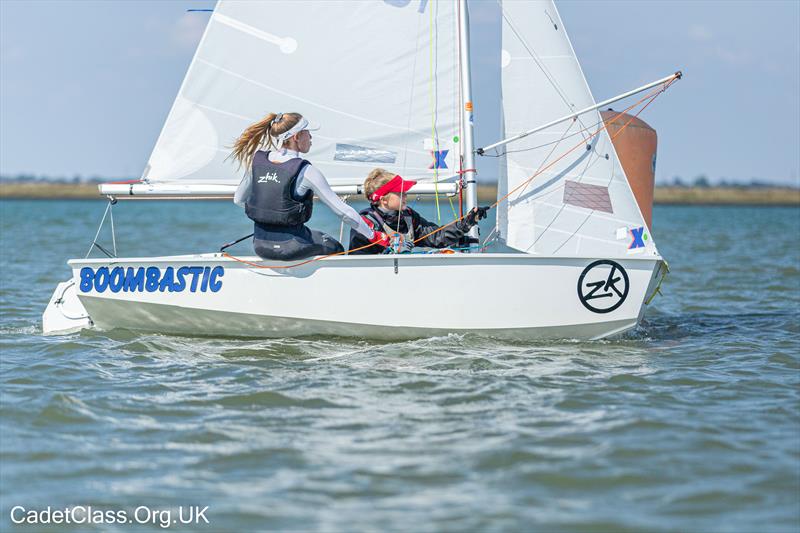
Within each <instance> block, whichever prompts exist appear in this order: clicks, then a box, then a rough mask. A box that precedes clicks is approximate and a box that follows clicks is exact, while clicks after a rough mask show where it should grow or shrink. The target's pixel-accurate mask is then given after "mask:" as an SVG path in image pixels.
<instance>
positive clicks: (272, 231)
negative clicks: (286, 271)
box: [253, 224, 344, 261]
mask: <svg viewBox="0 0 800 533" xmlns="http://www.w3.org/2000/svg"><path fill="white" fill-rule="evenodd" d="M253 248H254V250H255V252H256V254H258V256H259V257H261V258H262V259H275V260H278V261H295V260H297V259H305V258H307V257H314V256H315V255H329V254H335V253H338V252H343V251H344V248H343V247H342V245H341V244H340V243H339V241H337V240H336V239H334V238H333V237H331V236H330V235H328V234H327V233H323V232H321V231H317V230H313V229H309V228H308V227H306V226H295V227H282V226H267V225H264V224H256V225H255V230H254V234H253Z"/></svg>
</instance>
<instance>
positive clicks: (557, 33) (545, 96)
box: [487, 0, 657, 258]
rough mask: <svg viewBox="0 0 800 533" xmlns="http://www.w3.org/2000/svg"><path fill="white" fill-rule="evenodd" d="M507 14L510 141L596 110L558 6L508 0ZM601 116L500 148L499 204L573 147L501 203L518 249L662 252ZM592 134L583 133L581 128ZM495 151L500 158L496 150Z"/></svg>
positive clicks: (505, 81) (504, 58) (502, 224)
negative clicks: (593, 107)
mask: <svg viewBox="0 0 800 533" xmlns="http://www.w3.org/2000/svg"><path fill="white" fill-rule="evenodd" d="M500 6H501V9H502V17H503V21H502V47H503V50H502V52H501V66H502V107H503V123H504V129H505V131H504V134H503V137H510V136H512V135H516V134H518V133H521V132H523V131H525V130H529V129H531V128H535V127H537V126H539V125H544V124H547V123H548V122H551V121H553V120H556V119H558V118H559V117H563V116H566V115H569V114H571V113H574V112H576V111H579V110H581V109H584V108H586V107H591V106H592V105H594V103H595V102H594V98H593V97H592V94H591V92H590V90H589V87H588V85H587V83H586V79H585V78H584V76H583V72H582V70H581V67H580V64H579V63H578V60H577V59H576V57H575V52H574V51H573V49H572V45H571V43H570V41H569V38H568V37H567V34H566V31H565V29H564V24H563V22H562V21H561V18H560V17H559V14H558V11H557V10H556V8H555V5H554V4H553V2H552V1H549V0H543V1H527V2H514V1H505V2H502V3H500ZM602 127H603V122H602V120H601V118H600V114H599V112H598V111H591V112H587V113H584V114H582V115H580V116H579V117H578V118H577V119H576V120H574V121H573V120H568V121H566V122H562V123H560V124H557V125H555V126H553V127H551V128H548V129H546V130H543V131H540V132H538V133H535V134H532V135H530V136H528V137H525V138H524V139H521V140H519V141H515V142H513V143H510V144H508V145H506V146H504V147H502V148H499V149H497V150H498V152H499V153H501V154H504V155H502V156H501V158H500V161H501V165H500V184H499V187H498V191H499V192H498V194H499V196H498V197H499V198H500V197H502V196H504V195H505V194H506V193H507V192H508V191H511V190H513V189H514V188H515V187H517V186H519V185H520V184H522V183H523V182H525V181H527V180H528V179H529V178H530V177H531V176H533V175H534V174H536V173H537V172H539V171H540V170H541V169H543V168H545V167H547V166H548V165H550V164H552V163H553V162H554V161H556V160H557V159H558V158H559V157H560V156H562V155H563V154H564V153H565V152H567V151H568V150H569V149H570V148H572V147H574V146H575V145H576V144H579V143H581V141H582V140H583V141H584V145H583V146H580V147H579V148H578V149H576V150H574V151H572V152H571V153H569V154H568V155H567V156H565V157H564V158H563V159H561V160H560V161H558V162H557V163H555V164H553V165H552V166H550V167H549V168H547V170H544V171H543V172H541V173H540V174H538V175H537V176H536V178H534V179H533V180H532V181H531V182H530V183H529V184H528V185H527V186H525V187H522V188H521V189H520V190H519V191H517V192H515V193H513V194H512V195H511V196H510V198H509V201H508V202H501V203H500V205H499V206H498V230H499V233H500V236H501V238H503V239H504V240H505V242H506V244H508V245H509V246H511V247H513V248H516V249H518V250H521V251H523V252H528V253H532V254H537V255H554V256H570V255H580V256H585V257H605V258H614V257H625V256H628V255H630V254H638V253H645V254H650V255H655V254H657V251H656V248H655V244H654V242H653V239H652V237H651V236H650V235H649V231H648V230H647V228H646V227H645V223H644V221H643V218H642V215H641V213H640V211H639V207H638V205H637V203H636V200H635V199H634V196H633V193H632V192H631V189H630V186H629V184H628V180H627V178H626V177H625V173H624V171H623V169H622V167H621V165H620V162H619V159H618V158H617V154H616V152H615V150H614V147H613V145H612V143H611V139H610V137H609V135H608V134H607V132H606V131H601V132H600V133H599V134H598V135H596V136H595V137H593V138H591V139H590V136H591V135H592V134H593V133H595V132H597V131H598V130H600V129H601V128H602ZM582 130H583V131H582ZM487 155H493V152H492V151H490V152H487Z"/></svg>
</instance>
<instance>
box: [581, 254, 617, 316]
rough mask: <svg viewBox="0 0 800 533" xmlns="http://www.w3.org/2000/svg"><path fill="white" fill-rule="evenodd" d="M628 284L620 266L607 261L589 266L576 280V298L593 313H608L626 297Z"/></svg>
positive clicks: (602, 260) (603, 260)
mask: <svg viewBox="0 0 800 533" xmlns="http://www.w3.org/2000/svg"><path fill="white" fill-rule="evenodd" d="M629 285H630V282H629V280H628V273H627V272H625V269H624V268H622V265H620V264H619V263H617V262H615V261H611V260H609V259H601V260H599V261H595V262H594V263H592V264H590V265H589V266H587V267H586V268H584V269H583V272H581V275H580V277H579V278H578V298H580V300H581V303H582V304H583V306H584V307H586V309H588V310H589V311H592V312H593V313H610V312H611V311H613V310H614V309H616V308H618V307H619V306H620V305H622V302H624V301H625V298H627V297H628V288H629Z"/></svg>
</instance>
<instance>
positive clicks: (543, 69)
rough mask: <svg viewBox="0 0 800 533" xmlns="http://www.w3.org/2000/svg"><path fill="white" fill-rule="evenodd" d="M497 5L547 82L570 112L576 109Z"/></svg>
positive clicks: (504, 12)
mask: <svg viewBox="0 0 800 533" xmlns="http://www.w3.org/2000/svg"><path fill="white" fill-rule="evenodd" d="M497 4H498V5H499V6H500V12H501V13H502V15H503V20H505V21H506V23H508V26H509V28H511V31H512V32H513V33H514V35H515V36H516V37H517V39H519V42H520V43H521V44H522V46H523V47H524V48H525V50H526V51H527V52H528V55H530V56H531V58H532V59H533V60H534V62H535V63H536V64H537V65H538V67H539V69H540V70H541V71H542V73H543V74H544V75H545V77H546V78H547V80H548V81H549V82H550V84H551V85H552V86H553V88H554V89H555V90H556V92H557V93H558V95H559V96H560V97H561V100H563V101H564V104H566V106H567V108H568V109H570V110H571V109H573V108H574V104H571V103H570V102H569V99H568V98H567V96H566V92H565V91H564V90H563V89H562V88H561V86H560V85H559V84H558V82H557V81H556V79H555V78H554V77H553V75H552V74H550V71H549V70H548V69H547V67H545V66H544V64H543V63H542V61H541V59H540V58H539V56H538V55H537V54H536V51H535V50H533V48H531V47H530V45H528V43H527V42H526V41H525V39H524V38H523V37H522V35H521V34H520V33H519V32H518V31H517V28H516V27H515V26H514V23H513V22H511V18H510V17H509V16H508V14H507V13H506V10H505V9H503V4H502V2H501V1H500V0H497ZM545 13H546V12H545ZM549 16H550V15H549V14H548V17H549ZM579 67H580V65H579ZM581 125H583V122H582V121H581Z"/></svg>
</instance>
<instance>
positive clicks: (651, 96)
mask: <svg viewBox="0 0 800 533" xmlns="http://www.w3.org/2000/svg"><path fill="white" fill-rule="evenodd" d="M678 79H679V78H678V77H677V76H675V77H673V78H672V79H671V80H669V81H668V82H666V83H664V85H663V87H661V88H659V89H656V90H655V91H653V92H651V93H648V94H647V95H646V96H644V97H642V98H641V99H640V100H638V101H637V102H636V103H634V104H632V105H630V106H628V107H627V108H625V109H623V110H622V111H620V112H619V113H618V114H617V115H616V116H615V117H614V118H613V119H611V120H609V121H605V120H604V121H603V126H602V127H601V128H600V129H598V130H597V131H596V132H594V133H592V134H591V135H589V138H588V139H584V140H581V142H579V143H578V144H576V145H575V146H573V147H572V148H570V149H569V150H567V151H566V152H564V153H563V154H561V155H560V156H559V157H558V158H556V159H555V160H553V161H552V162H551V163H549V164H548V165H546V166H544V167H542V168H540V169H539V170H538V171H537V172H535V173H534V174H533V175H532V176H531V177H530V178H528V179H527V180H525V181H523V182H522V183H520V184H519V185H517V186H516V187H514V188H513V189H511V190H510V191H508V193H507V194H506V195H505V196H503V197H502V198H499V199H498V200H497V201H496V202H494V203H493V204H491V205H490V206H489V209H492V208H494V207H497V205H498V204H500V202H503V201H505V200H507V199H508V197H509V196H511V195H512V194H514V193H515V192H516V191H518V190H519V189H521V188H522V187H526V186H527V185H528V184H529V183H530V182H531V181H533V180H534V178H536V177H537V176H539V175H540V174H541V173H542V172H544V171H545V170H547V169H549V168H550V167H552V166H553V165H555V164H556V163H558V162H559V161H561V160H562V159H564V158H565V157H566V156H568V155H569V154H570V153H572V152H573V151H575V150H576V149H578V148H579V147H581V146H585V144H586V141H589V140H591V139H592V138H594V137H596V136H597V135H599V134H600V132H602V131H605V130H606V129H608V125H609V124H613V123H614V122H616V120H617V119H618V118H619V117H621V116H622V115H624V114H625V113H627V112H628V111H630V110H631V109H633V108H634V107H636V106H638V105H639V104H641V103H642V102H644V101H645V100H647V99H649V100H650V101H649V102H647V103H646V104H645V105H644V106H642V108H641V109H640V110H639V111H637V112H636V114H635V115H633V116H632V117H631V118H630V119H628V121H627V122H626V123H625V124H624V125H623V126H622V127H621V128H620V129H619V131H618V132H617V133H615V134H614V135H613V136H612V137H611V140H612V141H613V140H614V139H616V137H617V135H619V134H620V133H622V131H623V130H624V129H625V128H627V127H628V125H629V124H630V123H631V122H632V121H633V119H635V118H636V117H638V116H639V115H640V114H641V113H642V111H644V110H645V109H647V106H649V105H650V104H652V103H653V101H654V100H655V99H656V98H658V96H659V95H661V93H663V92H665V91H666V90H667V89H669V87H670V86H671V85H672V84H673V83H674V82H675V81H676V80H678ZM593 126H594V124H593V125H592V126H590V127H593ZM588 129H589V127H587V128H584V129H583V130H581V131H580V132H577V133H581V132H583V131H587V130H588ZM469 171H474V169H467V170H466V171H464V172H469ZM467 215H469V213H467ZM467 215H463V216H461V217H459V218H457V219H455V220H453V221H451V222H448V223H447V224H445V225H444V226H440V227H439V228H438V229H435V230H433V231H431V232H430V233H426V234H425V235H423V236H422V237H420V238H418V239H414V241H413V242H414V243H417V242H419V241H421V240H423V239H426V238H427V237H430V236H431V235H433V234H434V233H438V232H440V231H442V230H443V229H445V228H447V227H449V226H452V225H453V224H455V223H456V222H459V221H461V220H463V219H464V218H466V217H467ZM375 244H377V243H370V244H366V245H364V246H360V247H358V248H353V249H352V250H346V251H342V252H336V253H332V254H328V255H320V256H317V257H312V258H311V259H307V260H305V261H301V262H299V263H293V264H291V265H259V264H258V263H253V262H251V261H246V260H244V259H240V258H238V257H235V256H232V255H231V254H229V253H227V252H224V253H223V254H222V255H223V256H224V257H227V258H229V259H233V260H234V261H238V262H239V263H244V264H246V265H249V266H252V267H254V268H267V269H285V268H294V267H299V266H303V265H307V264H309V263H313V262H315V261H322V260H323V259H328V258H330V257H335V256H337V255H345V254H347V253H349V252H357V251H359V250H364V249H366V248H370V247H372V246H375Z"/></svg>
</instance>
